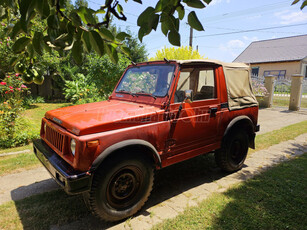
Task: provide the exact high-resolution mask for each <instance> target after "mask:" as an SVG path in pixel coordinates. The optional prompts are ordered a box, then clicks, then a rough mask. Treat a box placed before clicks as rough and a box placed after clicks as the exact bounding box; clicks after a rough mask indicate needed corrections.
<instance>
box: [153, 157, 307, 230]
mask: <svg viewBox="0 0 307 230" xmlns="http://www.w3.org/2000/svg"><path fill="white" fill-rule="evenodd" d="M306 172H307V153H305V154H304V155H303V156H301V157H298V158H297V159H294V160H291V161H289V162H284V163H281V164H280V165H278V166H276V167H274V168H272V169H270V170H268V171H267V172H265V173H262V174H261V175H259V176H256V177H255V178H253V179H251V180H249V181H247V182H244V183H241V184H239V185H237V186H234V187H233V188H232V189H229V190H228V191H227V192H225V193H222V194H213V195H212V196H211V197H209V198H208V199H207V200H205V201H203V202H201V203H200V204H199V206H197V207H194V208H188V209H186V210H185V211H184V213H183V214H181V215H179V216H177V217H176V218H174V219H171V220H166V221H164V222H163V223H162V224H159V225H157V226H155V227H154V228H153V229H172V230H173V229H302V228H304V227H303V226H307V213H306V210H307V193H306V191H307V180H306V176H307V175H306Z"/></svg>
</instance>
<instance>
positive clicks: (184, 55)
mask: <svg viewBox="0 0 307 230" xmlns="http://www.w3.org/2000/svg"><path fill="white" fill-rule="evenodd" d="M164 58H166V59H169V60H172V59H175V60H188V59H203V58H204V56H202V55H200V54H199V52H198V51H197V50H193V49H192V48H191V47H189V46H182V47H178V48H175V47H170V48H167V47H164V48H163V49H161V50H158V51H157V52H156V54H155V57H153V58H151V59H150V60H151V61H154V60H163V59H164Z"/></svg>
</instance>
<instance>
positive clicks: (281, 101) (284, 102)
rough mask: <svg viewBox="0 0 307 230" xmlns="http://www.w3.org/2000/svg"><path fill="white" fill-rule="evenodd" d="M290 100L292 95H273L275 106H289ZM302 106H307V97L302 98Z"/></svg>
mask: <svg viewBox="0 0 307 230" xmlns="http://www.w3.org/2000/svg"><path fill="white" fill-rule="evenodd" d="M289 102H290V97H279V96H274V97H273V106H276V107H288V106H289ZM301 108H307V98H305V97H303V98H302V100H301Z"/></svg>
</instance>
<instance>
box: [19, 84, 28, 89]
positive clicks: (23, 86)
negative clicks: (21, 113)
mask: <svg viewBox="0 0 307 230" xmlns="http://www.w3.org/2000/svg"><path fill="white" fill-rule="evenodd" d="M20 87H21V88H23V89H26V88H28V87H27V86H25V85H24V84H22V85H21V86H20Z"/></svg>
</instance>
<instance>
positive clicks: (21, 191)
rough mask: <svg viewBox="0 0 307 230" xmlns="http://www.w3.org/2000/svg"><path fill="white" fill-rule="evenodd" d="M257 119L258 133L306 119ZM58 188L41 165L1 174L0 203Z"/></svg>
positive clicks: (291, 115)
mask: <svg viewBox="0 0 307 230" xmlns="http://www.w3.org/2000/svg"><path fill="white" fill-rule="evenodd" d="M258 120H259V124H260V126H261V127H260V132H259V133H258V134H263V133H266V132H269V131H272V130H275V129H280V128H282V127H284V126H288V125H291V124H294V123H298V122H301V121H304V120H307V110H302V111H300V112H290V111H288V110H286V109H285V108H272V109H261V110H259V118H258ZM58 188H59V186H58V185H57V184H56V183H55V182H54V181H53V180H52V179H51V177H50V175H49V173H48V172H47V171H46V170H45V169H44V168H43V167H40V168H37V169H33V170H28V171H23V172H20V173H15V174H10V175H6V176H2V177H0V204H2V203H5V202H7V201H10V200H14V201H16V200H20V199H23V198H25V197H28V196H31V195H35V194H39V193H43V192H46V191H51V190H54V189H58Z"/></svg>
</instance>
